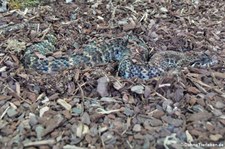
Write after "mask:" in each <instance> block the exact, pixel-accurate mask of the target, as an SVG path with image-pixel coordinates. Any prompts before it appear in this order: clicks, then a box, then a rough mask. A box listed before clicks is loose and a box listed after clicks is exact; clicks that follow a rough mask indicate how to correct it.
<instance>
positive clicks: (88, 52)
mask: <svg viewBox="0 0 225 149" xmlns="http://www.w3.org/2000/svg"><path fill="white" fill-rule="evenodd" d="M46 37H47V39H46V40H43V41H42V42H40V43H36V44H33V45H31V46H29V47H28V48H27V49H26V51H25V55H24V58H23V60H24V64H25V66H26V67H28V68H32V69H35V70H37V71H40V72H44V73H52V72H55V71H59V70H62V69H65V68H71V67H77V66H78V67H79V66H80V65H81V64H85V65H91V66H94V65H95V64H101V63H110V62H112V61H114V62H118V74H119V76H121V77H123V78H125V79H128V78H135V77H136V78H141V79H145V80H146V79H150V78H153V77H157V76H160V75H162V74H163V73H165V72H167V71H168V70H170V69H172V68H181V67H184V66H194V67H196V66H197V67H206V66H207V65H212V64H214V63H216V61H215V60H212V59H211V58H210V57H209V56H208V55H206V54H199V53H196V52H177V51H160V52H157V53H156V54H154V55H153V56H152V57H151V59H150V60H149V61H143V62H133V59H132V57H131V55H132V53H131V52H132V50H131V49H130V48H128V47H127V40H124V39H114V40H111V41H110V42H108V43H102V44H100V45H96V44H89V45H87V46H85V47H84V48H83V52H82V53H75V54H72V55H70V56H66V57H59V58H54V59H53V60H48V59H40V58H39V57H38V56H37V55H36V54H35V53H36V52H38V53H40V54H42V55H44V56H45V55H46V54H47V53H51V52H55V51H57V49H56V47H55V43H56V41H57V39H56V38H55V37H54V36H52V35H47V36H46Z"/></svg>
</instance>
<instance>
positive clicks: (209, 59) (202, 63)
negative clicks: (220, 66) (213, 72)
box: [190, 53, 218, 68]
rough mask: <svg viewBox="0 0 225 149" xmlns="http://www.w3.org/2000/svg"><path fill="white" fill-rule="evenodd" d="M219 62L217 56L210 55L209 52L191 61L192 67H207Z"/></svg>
mask: <svg viewBox="0 0 225 149" xmlns="http://www.w3.org/2000/svg"><path fill="white" fill-rule="evenodd" d="M217 63H218V60H217V59H216V57H215V56H209V55H207V54H205V53H204V54H201V55H200V56H199V57H198V58H197V59H196V60H194V61H193V62H191V63H190V65H191V66H192V67H199V68H206V67H208V66H212V65H215V64H217Z"/></svg>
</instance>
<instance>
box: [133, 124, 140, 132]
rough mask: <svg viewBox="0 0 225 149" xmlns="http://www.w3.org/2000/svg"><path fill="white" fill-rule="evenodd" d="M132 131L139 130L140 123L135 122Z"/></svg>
mask: <svg viewBox="0 0 225 149" xmlns="http://www.w3.org/2000/svg"><path fill="white" fill-rule="evenodd" d="M133 131H135V132H139V131H141V125H140V124H135V125H134V127H133Z"/></svg>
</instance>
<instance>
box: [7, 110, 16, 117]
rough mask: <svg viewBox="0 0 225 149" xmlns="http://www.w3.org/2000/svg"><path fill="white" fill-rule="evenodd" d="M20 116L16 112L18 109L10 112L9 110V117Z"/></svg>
mask: <svg viewBox="0 0 225 149" xmlns="http://www.w3.org/2000/svg"><path fill="white" fill-rule="evenodd" d="M17 114H18V112H17V111H16V109H14V108H9V109H8V110H7V115H8V116H9V117H14V116H15V115H17Z"/></svg>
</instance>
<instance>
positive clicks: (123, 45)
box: [110, 39, 130, 61]
mask: <svg viewBox="0 0 225 149" xmlns="http://www.w3.org/2000/svg"><path fill="white" fill-rule="evenodd" d="M110 48H111V49H110V51H111V59H112V60H113V61H121V60H123V59H124V57H126V56H128V55H129V51H130V50H129V49H128V48H127V41H124V40H123V39H117V40H116V41H115V42H114V43H113V44H112V45H111V46H110Z"/></svg>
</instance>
